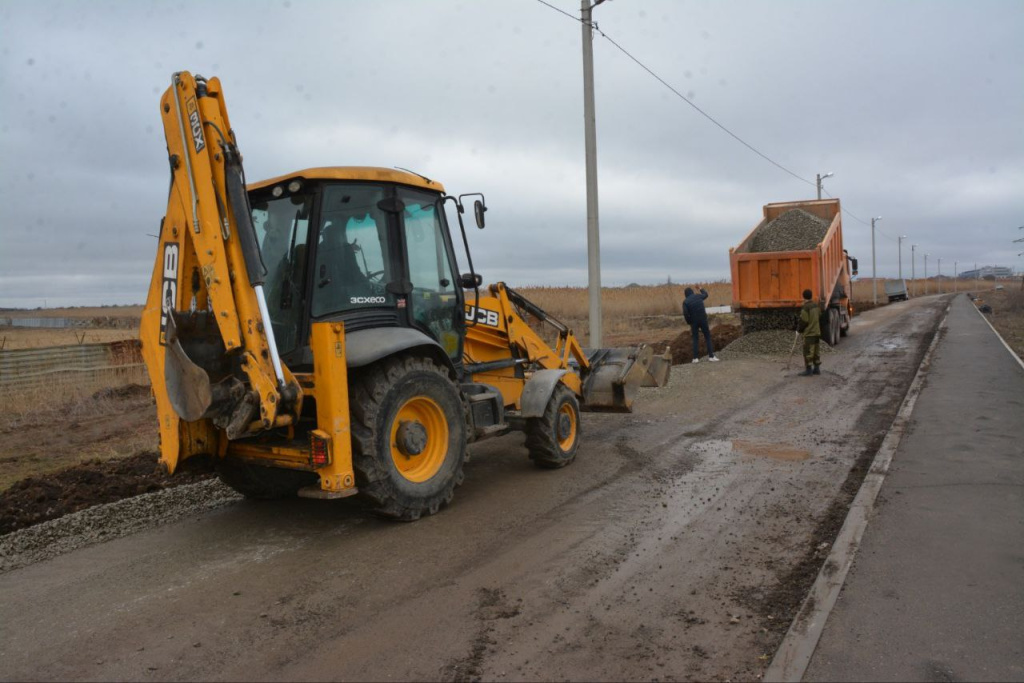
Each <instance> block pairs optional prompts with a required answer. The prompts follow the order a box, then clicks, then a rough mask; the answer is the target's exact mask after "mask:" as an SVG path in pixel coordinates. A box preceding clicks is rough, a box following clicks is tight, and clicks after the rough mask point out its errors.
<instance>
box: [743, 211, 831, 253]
mask: <svg viewBox="0 0 1024 683" xmlns="http://www.w3.org/2000/svg"><path fill="white" fill-rule="evenodd" d="M829 225H830V224H829V222H828V221H826V220H825V219H823V218H818V217H817V216H814V215H812V214H809V213H807V212H806V211H804V210H803V209H790V210H789V211H787V212H786V213H784V214H782V215H781V216H779V217H778V218H776V219H775V220H773V221H771V222H770V223H768V224H766V225H765V226H764V227H762V228H761V229H760V230H758V231H757V234H756V235H754V238H753V239H752V240H750V249H749V251H750V253H762V252H766V251H802V250H807V249H814V247H816V246H818V243H819V242H821V240H822V239H823V238H824V237H825V233H827V232H828V227H829Z"/></svg>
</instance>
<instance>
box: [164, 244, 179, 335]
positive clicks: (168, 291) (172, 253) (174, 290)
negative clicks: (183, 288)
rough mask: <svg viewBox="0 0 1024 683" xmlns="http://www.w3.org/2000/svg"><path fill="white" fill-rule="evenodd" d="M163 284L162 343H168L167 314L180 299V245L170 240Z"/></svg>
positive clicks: (165, 254)
mask: <svg viewBox="0 0 1024 683" xmlns="http://www.w3.org/2000/svg"><path fill="white" fill-rule="evenodd" d="M163 263H164V272H163V278H164V282H163V286H162V287H161V291H160V310H161V313H160V343H161V344H166V343H167V316H169V315H170V314H171V311H173V310H174V305H175V303H177V301H178V245H177V243H175V242H168V243H167V244H165V245H164V261H163Z"/></svg>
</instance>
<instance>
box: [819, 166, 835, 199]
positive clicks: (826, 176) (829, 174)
mask: <svg viewBox="0 0 1024 683" xmlns="http://www.w3.org/2000/svg"><path fill="white" fill-rule="evenodd" d="M834 175H835V173H833V172H832V171H829V172H828V173H826V174H825V175H821V174H820V173H819V174H818V182H817V185H818V199H821V181H822V180H824V179H825V178H831V177H832V176H834Z"/></svg>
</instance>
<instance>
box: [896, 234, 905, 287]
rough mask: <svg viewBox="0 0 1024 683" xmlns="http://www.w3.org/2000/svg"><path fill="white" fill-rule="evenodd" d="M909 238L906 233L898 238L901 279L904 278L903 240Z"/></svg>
mask: <svg viewBox="0 0 1024 683" xmlns="http://www.w3.org/2000/svg"><path fill="white" fill-rule="evenodd" d="M905 239H907V236H906V235H900V236H899V238H898V239H897V244H898V247H897V248H898V249H899V253H900V280H901V281H902V280H903V240H905Z"/></svg>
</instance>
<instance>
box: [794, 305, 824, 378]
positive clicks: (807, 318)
mask: <svg viewBox="0 0 1024 683" xmlns="http://www.w3.org/2000/svg"><path fill="white" fill-rule="evenodd" d="M812 296H813V295H812V294H811V290H809V289H805V290H804V305H803V306H802V307H801V308H800V322H799V323H798V324H797V331H799V332H803V333H804V371H803V372H802V373H800V374H801V375H803V376H804V377H806V376H808V375H820V374H821V352H820V346H819V343H820V342H821V307H820V306H818V302H817V301H812V300H811V297H812ZM812 366H813V368H814V369H813V370H812V369H811V367H812Z"/></svg>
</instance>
